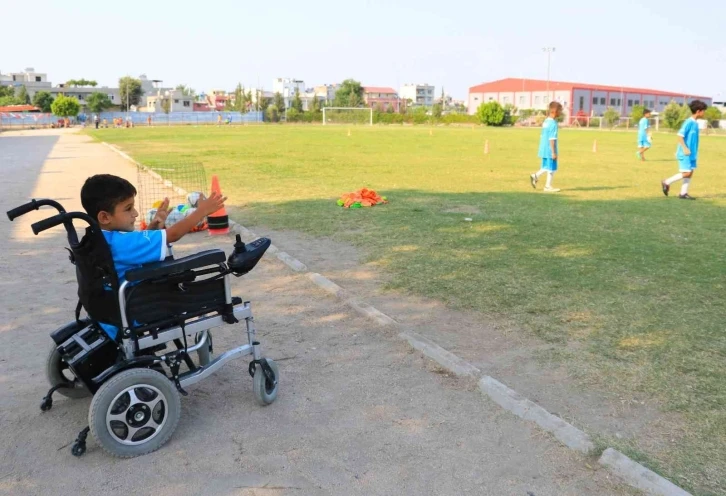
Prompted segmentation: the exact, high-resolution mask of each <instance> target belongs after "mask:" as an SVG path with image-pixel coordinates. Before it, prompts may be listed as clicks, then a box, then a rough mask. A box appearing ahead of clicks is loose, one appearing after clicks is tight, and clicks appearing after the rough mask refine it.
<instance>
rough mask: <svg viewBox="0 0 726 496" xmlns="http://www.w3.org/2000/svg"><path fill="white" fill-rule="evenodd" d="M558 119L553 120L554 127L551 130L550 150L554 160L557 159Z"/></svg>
mask: <svg viewBox="0 0 726 496" xmlns="http://www.w3.org/2000/svg"><path fill="white" fill-rule="evenodd" d="M557 131H558V126H557V121H553V127H552V128H551V130H550V152H552V160H557Z"/></svg>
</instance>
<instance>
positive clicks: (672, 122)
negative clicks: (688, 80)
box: [663, 101, 691, 131]
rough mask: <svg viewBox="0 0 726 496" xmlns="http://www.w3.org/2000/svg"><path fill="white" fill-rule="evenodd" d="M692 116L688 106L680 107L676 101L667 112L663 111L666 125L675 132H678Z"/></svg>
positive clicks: (666, 109)
mask: <svg viewBox="0 0 726 496" xmlns="http://www.w3.org/2000/svg"><path fill="white" fill-rule="evenodd" d="M690 116H691V109H689V108H688V106H686V105H679V104H678V103H676V102H675V101H672V102H671V103H669V104H668V106H666V108H665V110H663V120H664V121H665V125H666V127H668V128H669V129H672V130H673V131H678V130H679V129H680V128H681V126H682V125H683V123H684V122H685V121H686V119H688V118H689V117H690Z"/></svg>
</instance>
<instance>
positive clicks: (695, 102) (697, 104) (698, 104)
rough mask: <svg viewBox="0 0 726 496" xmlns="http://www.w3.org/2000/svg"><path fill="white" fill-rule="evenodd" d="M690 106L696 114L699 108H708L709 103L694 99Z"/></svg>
mask: <svg viewBox="0 0 726 496" xmlns="http://www.w3.org/2000/svg"><path fill="white" fill-rule="evenodd" d="M688 108H690V109H691V112H692V113H694V114H695V113H696V112H698V111H699V110H706V109H707V108H708V105H706V104H705V103H704V102H702V101H701V100H693V101H692V102H691V103H689V104H688Z"/></svg>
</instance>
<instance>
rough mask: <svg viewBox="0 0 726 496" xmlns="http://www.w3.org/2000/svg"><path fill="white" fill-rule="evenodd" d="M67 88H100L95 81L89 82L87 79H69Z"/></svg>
mask: <svg viewBox="0 0 726 496" xmlns="http://www.w3.org/2000/svg"><path fill="white" fill-rule="evenodd" d="M66 86H91V87H93V88H95V87H96V86H98V83H97V82H96V81H93V80H87V79H69V80H68V81H66Z"/></svg>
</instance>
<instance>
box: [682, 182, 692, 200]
mask: <svg viewBox="0 0 726 496" xmlns="http://www.w3.org/2000/svg"><path fill="white" fill-rule="evenodd" d="M690 184H691V178H690V177H684V178H683V183H682V184H681V196H683V195H687V194H688V186H689V185H690Z"/></svg>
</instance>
